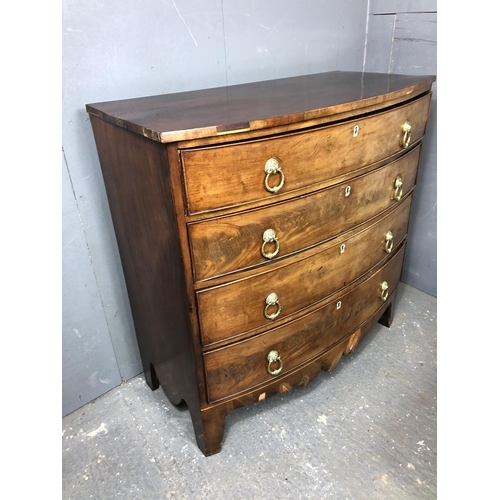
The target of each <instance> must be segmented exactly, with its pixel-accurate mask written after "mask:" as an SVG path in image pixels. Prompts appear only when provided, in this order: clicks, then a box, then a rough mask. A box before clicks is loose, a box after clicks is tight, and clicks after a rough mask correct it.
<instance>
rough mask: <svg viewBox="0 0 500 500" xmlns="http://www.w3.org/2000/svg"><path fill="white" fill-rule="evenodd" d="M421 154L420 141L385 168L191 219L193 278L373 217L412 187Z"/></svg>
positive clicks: (295, 247) (280, 253)
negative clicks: (280, 200) (255, 206)
mask: <svg viewBox="0 0 500 500" xmlns="http://www.w3.org/2000/svg"><path fill="white" fill-rule="evenodd" d="M419 154H420V146H418V147H417V148H415V149H413V150H412V151H410V152H409V153H408V154H406V155H404V156H402V157H401V158H399V159H398V160H396V161H394V162H392V163H389V164H388V165H386V166H385V167H382V168H379V169H377V170H374V171H372V172H370V173H368V174H365V175H362V176H359V177H355V178H353V179H350V180H349V181H346V182H344V183H341V184H337V185H335V186H332V187H330V188H328V189H325V190H322V191H319V192H316V193H314V194H311V195H308V196H304V197H301V198H298V199H294V200H290V201H287V202H283V203H277V204H273V205H270V206H267V207H265V208H261V209H257V210H250V211H247V212H243V213H240V214H234V215H230V216H224V217H219V218H216V219H210V220H206V221H202V222H196V223H191V224H189V225H188V232H189V239H190V244H191V252H192V259H193V272H194V278H195V280H196V281H201V280H205V279H207V278H210V277H214V276H220V275H224V274H227V273H231V272H234V271H238V270H242V269H246V268H250V267H253V266H256V265H259V264H262V263H264V262H269V261H270V260H273V259H277V258H280V257H284V256H287V255H290V254H292V253H294V252H297V251H300V250H303V249H306V248H309V247H311V246H313V245H317V244H319V243H321V242H323V241H326V240H329V239H331V238H333V237H334V236H335V235H337V234H339V233H342V232H343V231H346V230H347V229H352V228H354V227H356V226H357V225H359V224H361V223H363V222H365V221H367V220H369V219H370V218H372V217H374V216H376V215H377V214H379V213H381V212H382V211H383V210H386V209H388V208H389V207H391V206H393V205H394V204H396V203H399V201H398V199H400V197H403V196H404V195H405V194H406V193H408V192H409V191H410V190H412V189H413V187H414V185H415V182H416V175H417V168H418V160H419ZM398 182H400V183H398ZM297 228H300V230H298V229H297Z"/></svg>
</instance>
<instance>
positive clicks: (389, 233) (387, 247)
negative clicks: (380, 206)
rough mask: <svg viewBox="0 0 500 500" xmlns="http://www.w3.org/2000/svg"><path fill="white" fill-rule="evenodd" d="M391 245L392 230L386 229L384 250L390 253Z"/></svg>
mask: <svg viewBox="0 0 500 500" xmlns="http://www.w3.org/2000/svg"><path fill="white" fill-rule="evenodd" d="M393 246H394V236H393V235H392V231H387V233H386V235H385V251H386V252H387V253H391V252H392V248H393Z"/></svg>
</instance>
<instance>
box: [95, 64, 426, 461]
mask: <svg viewBox="0 0 500 500" xmlns="http://www.w3.org/2000/svg"><path fill="white" fill-rule="evenodd" d="M434 80H435V78H434V77H433V76H423V77H417V76H403V75H387V74H375V73H351V72H330V73H322V74H316V75H308V76H302V77H294V78H286V79H280V80H274V81H268V82H257V83H250V84H244V85H237V86H229V87H224V88H216V89H208V90H203V91H193V92H184V93H178V94H170V95H160V96H152V97H144V98H137V99H129V100H122V101H115V102H105V103H98V104H88V105H87V111H88V113H89V114H90V118H91V123H92V128H93V132H94V137H95V141H96V145H97V151H98V155H99V160H100V164H101V169H102V173H103V178H104V182H105V186H106V191H107V195H108V201H109V205H110V210H111V215H112V218H113V224H114V228H115V233H116V238H117V242H118V247H119V250H120V256H121V261H122V266H123V270H124V275H125V280H126V283H127V290H128V295H129V299H130V304H131V309H132V314H133V318H134V324H135V329H136V334H137V339H138V344H139V348H140V352H141V358H142V362H143V367H144V374H145V378H146V381H147V383H148V384H149V386H150V387H151V389H153V390H154V389H157V388H158V387H160V386H161V387H162V389H163V390H164V392H165V394H166V395H167V396H168V398H169V399H170V401H171V402H172V403H174V404H179V403H180V402H181V401H185V402H186V403H187V405H188V407H189V410H190V414H191V417H192V421H193V426H194V430H195V435H196V440H197V443H198V446H199V447H200V449H201V450H202V451H203V453H204V454H205V455H210V454H214V453H217V452H219V451H220V449H221V443H222V440H223V435H224V424H225V418H226V416H227V414H228V413H229V412H230V411H232V410H234V409H235V408H238V407H241V406H244V405H248V404H252V403H255V402H257V401H260V400H263V399H265V398H268V397H271V396H273V395H275V394H279V393H283V392H285V391H288V390H291V389H293V388H298V387H301V386H304V385H306V384H308V382H309V381H311V380H312V379H314V378H315V377H316V376H317V375H318V373H319V372H320V371H321V370H330V369H332V368H333V367H334V366H335V364H336V363H338V361H339V359H340V358H341V356H342V355H344V354H348V353H350V352H352V350H353V349H354V348H355V347H356V346H357V344H358V342H359V341H360V340H361V339H362V337H363V336H364V335H366V333H367V332H368V331H369V330H370V329H371V328H372V326H373V325H374V324H375V323H376V322H377V321H378V322H380V323H382V324H384V325H385V326H389V325H390V323H391V321H392V316H393V313H394V308H393V303H394V297H395V291H396V288H397V285H398V283H399V280H400V276H401V270H402V266H403V260H404V252H405V248H406V233H407V227H408V221H409V216H410V209H411V203H412V196H413V190H414V186H415V184H416V179H417V171H418V164H419V157H420V150H421V141H422V138H423V136H424V133H425V128H426V123H427V117H428V112H429V106H430V100H431V85H432V82H433V81H434Z"/></svg>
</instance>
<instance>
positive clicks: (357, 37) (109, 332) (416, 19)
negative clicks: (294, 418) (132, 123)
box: [62, 0, 437, 415]
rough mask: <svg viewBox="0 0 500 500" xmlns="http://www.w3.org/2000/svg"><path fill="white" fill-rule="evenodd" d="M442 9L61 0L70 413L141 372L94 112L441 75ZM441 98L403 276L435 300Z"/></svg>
mask: <svg viewBox="0 0 500 500" xmlns="http://www.w3.org/2000/svg"><path fill="white" fill-rule="evenodd" d="M436 12H437V5H436V0H433V1H431V0H420V1H417V0H415V1H412V0H406V1H405V0H399V1H398V0H393V1H389V0H358V1H356V2H346V1H345V0H274V1H272V2H270V1H264V0H255V1H248V0H245V1H244V0H232V1H230V0H225V1H223V0H154V1H153V0H142V1H141V2H137V1H135V0H120V1H118V0H107V1H106V2H79V1H76V0H63V16H62V27H63V74H62V78H63V107H62V131H63V134H62V142H63V154H62V174H63V181H62V201H63V235H62V247H63V283H62V287H63V328H62V335H63V353H62V375H63V401H62V412H63V415H66V414H68V413H69V412H71V411H73V410H75V409H77V408H79V407H80V406H82V405H83V404H85V403H87V402H89V401H91V400H92V399H94V398H96V397H98V396H100V395H101V394H103V393H105V392H107V391H108V390H110V389H112V388H113V387H116V386H117V385H119V384H120V383H121V382H122V381H125V380H128V379H129V378H131V377H133V376H135V375H137V374H139V373H140V372H141V371H142V368H141V363H140V358H139V351H138V348H137V343H136V340H135V333H134V327H133V323H132V317H131V313H130V308H129V305H128V298H127V293H126V289H125V283H124V278H123V274H122V270H121V265H120V260H119V255H118V249H117V245H116V241H115V236H114V232H113V227H112V223H111V218H110V213H109V209H108V205H107V199H106V193H105V189H104V184H103V180H102V176H101V172H100V167H99V162H98V158H97V153H96V149H95V145H94V140H93V136H92V131H91V127H90V123H89V119H88V116H87V114H86V112H85V104H86V103H90V102H98V101H105V100H115V99H124V98H130V97H139V96H146V95H152V94H160V93H169V92H180V91H185V90H194V89H201V88H208V87H216V86H222V85H226V84H229V85H231V84H237V83H244V82H249V81H257V80H268V79H274V78H280V77H286V76H295V75H302V74H306V73H319V72H323V71H331V70H355V71H362V70H366V71H378V72H386V73H408V74H436V16H437V14H436ZM435 89H436V85H434V90H435ZM435 102H436V92H435V94H434V99H433V105H432V110H431V118H430V123H429V126H428V134H427V138H426V142H425V145H424V149H423V154H422V163H421V170H420V173H419V179H418V187H417V191H416V199H415V202H414V212H413V215H412V219H411V222H410V237H411V239H410V247H409V249H408V251H407V260H406V264H405V269H404V271H403V281H405V282H406V283H408V284H410V285H412V286H414V287H416V288H419V289H420V290H423V291H425V292H427V293H429V294H432V295H434V296H436V295H437V285H436V260H437V259H436V216H437V214H436V104H435Z"/></svg>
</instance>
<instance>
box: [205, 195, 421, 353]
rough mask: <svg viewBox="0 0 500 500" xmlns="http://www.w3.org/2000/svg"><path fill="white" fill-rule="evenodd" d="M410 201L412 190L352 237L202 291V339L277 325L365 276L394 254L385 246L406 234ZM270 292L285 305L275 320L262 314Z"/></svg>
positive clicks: (224, 337) (238, 336) (219, 338)
mask: <svg viewBox="0 0 500 500" xmlns="http://www.w3.org/2000/svg"><path fill="white" fill-rule="evenodd" d="M411 201H412V200H411V196H410V197H408V198H406V199H405V200H404V201H402V203H401V204H400V205H397V206H396V207H395V209H394V210H392V211H391V212H390V213H388V214H387V215H386V216H385V217H384V218H382V219H380V220H378V221H377V222H376V223H375V224H373V225H372V226H370V227H368V228H366V229H363V230H362V231H360V232H358V233H357V234H355V235H354V236H351V237H350V238H348V239H345V240H344V239H338V241H337V242H336V244H335V245H334V246H330V245H322V246H320V247H318V249H317V253H316V254H314V255H311V256H309V257H308V258H305V259H303V260H302V261H300V262H292V263H290V264H287V265H285V266H282V267H280V268H278V269H275V270H270V271H266V270H265V268H264V272H257V273H255V274H254V275H253V276H250V277H248V278H246V279H242V280H238V281H233V282H229V283H227V284H225V285H223V286H216V287H213V288H212V287H211V288H206V289H204V290H202V291H200V292H198V294H197V298H198V311H199V317H200V331H201V341H202V344H203V345H204V346H212V347H214V346H213V344H215V343H217V342H221V341H224V340H228V341H234V340H240V339H241V338H242V337H247V336H249V335H253V334H255V333H259V331H260V330H262V329H264V328H269V327H275V326H278V325H279V324H281V323H282V321H283V320H284V319H287V318H289V317H290V316H291V315H294V314H296V313H298V312H300V311H302V310H304V309H306V308H307V307H310V306H312V305H313V304H315V303H317V302H319V301H320V300H322V299H324V298H326V297H328V296H329V295H331V294H333V293H335V292H337V290H340V289H341V288H343V287H345V286H346V285H348V284H349V283H351V282H353V281H355V280H356V279H359V278H361V277H363V276H364V274H365V273H367V272H368V271H370V269H372V268H373V267H375V266H376V265H378V264H379V263H382V261H383V260H385V259H387V258H389V257H390V256H392V254H391V253H387V252H386V240H385V236H386V234H387V232H388V231H391V232H392V235H393V249H394V251H395V250H396V248H397V247H398V246H399V244H400V243H401V242H402V241H403V239H404V238H405V237H406V232H407V228H408V220H409V216H410V208H411ZM342 245H344V249H343V252H342V253H341V250H340V247H341V246H342ZM325 247H326V248H325ZM259 271H261V270H259ZM271 292H274V293H276V294H277V295H278V297H279V300H280V304H281V307H282V310H281V312H280V313H279V315H278V317H277V318H276V319H273V320H270V319H267V318H266V317H265V316H264V308H265V305H266V302H265V299H266V297H267V296H268V294H269V293H271ZM242 296H244V297H245V300H244V301H242V300H241V297H242ZM276 310H277V306H273V308H272V309H270V312H276Z"/></svg>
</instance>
